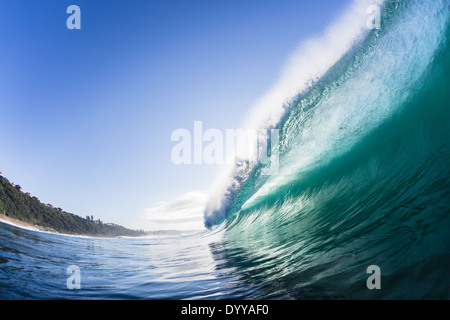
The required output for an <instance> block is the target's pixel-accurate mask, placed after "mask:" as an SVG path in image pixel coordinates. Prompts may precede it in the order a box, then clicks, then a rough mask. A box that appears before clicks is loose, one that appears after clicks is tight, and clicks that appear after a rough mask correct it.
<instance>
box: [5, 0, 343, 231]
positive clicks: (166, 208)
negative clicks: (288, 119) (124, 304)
mask: <svg viewBox="0 0 450 320" xmlns="http://www.w3.org/2000/svg"><path fill="white" fill-rule="evenodd" d="M348 2H349V1H339V2H338V1H325V0H318V1H294V0H277V1H262V0H259V1H249V0H240V1H211V0H210V1H200V0H198V1H197V0H176V1H175V0H172V1H167V0H164V1H162V0H161V1H159V0H158V1H154V0H147V1H125V0H120V1H116V0H109V1H100V0H89V1H84V0H73V1H54V0H53V1H50V0H38V1H36V0H15V1H9V0H0V121H1V125H0V137H1V139H0V171H2V172H3V174H4V175H5V176H6V177H7V178H9V180H10V181H12V182H16V183H18V184H20V185H21V186H22V187H23V188H24V189H25V191H28V192H31V193H32V194H33V195H36V196H37V197H38V198H39V199H40V200H41V201H42V202H45V203H52V204H54V205H55V206H58V207H62V208H63V209H64V210H66V211H68V212H72V213H76V214H78V215H80V216H83V217H84V216H85V215H94V217H95V218H100V219H102V220H103V221H107V222H115V223H119V224H122V225H124V226H127V227H130V228H143V229H147V230H151V229H159V228H173V227H175V226H174V225H173V224H172V225H171V224H170V223H160V224H157V223H156V222H155V223H154V222H152V221H151V220H148V219H142V216H143V215H146V214H147V215H148V214H149V212H150V213H151V214H152V215H153V217H154V216H155V215H157V214H158V212H161V219H162V220H164V218H165V217H167V214H168V212H170V210H173V208H174V205H176V204H180V203H184V202H185V200H186V196H185V195H186V194H187V195H191V196H192V197H193V198H195V201H194V202H195V207H196V208H197V207H199V206H200V203H201V202H202V201H204V196H203V194H205V193H207V192H208V190H209V188H210V186H211V184H212V183H213V180H214V178H215V176H216V175H217V173H218V172H219V170H221V167H220V166H217V165H216V166H211V165H184V166H183V165H182V166H176V165H174V164H173V163H172V161H171V158H170V155H171V149H172V148H173V146H174V142H172V141H171V140H170V137H171V133H172V132H173V131H174V130H175V129H177V128H186V129H188V130H192V128H193V122H194V121H195V120H200V121H202V122H203V126H204V127H205V128H218V129H221V130H225V129H227V128H237V127H239V125H240V124H241V120H242V118H243V117H244V116H245V115H246V114H247V112H248V111H249V109H250V107H251V106H252V105H253V104H254V103H255V101H257V100H258V99H259V98H260V97H261V96H262V95H263V94H264V93H265V92H266V91H267V90H269V88H270V87H271V85H273V84H274V83H275V81H276V79H277V78H278V76H279V74H280V70H281V68H282V67H283V65H284V63H285V61H286V59H287V58H288V57H289V55H290V54H291V53H292V52H293V50H294V49H296V47H297V46H298V45H299V43H300V42H301V41H302V40H305V39H308V38H311V37H314V36H315V35H316V34H318V33H320V32H321V31H323V30H324V29H325V28H326V26H327V25H328V24H329V22H330V21H331V20H333V19H334V18H336V17H337V16H338V15H339V14H340V13H341V11H342V10H343V9H344V8H345V6H346V4H348ZM71 4H75V5H78V6H79V7H80V8H81V30H68V29H67V27H66V19H67V18H68V17H69V14H67V13H66V9H67V7H68V6H69V5H71ZM192 197H191V198H192ZM175 207H177V206H175ZM179 207H180V206H178V207H177V208H179ZM181 207H182V206H181ZM158 210H159V211H158ZM187 220H189V219H187ZM160 222H161V221H160ZM179 222H180V223H181V222H183V221H182V220H180V221H179ZM176 227H179V226H176Z"/></svg>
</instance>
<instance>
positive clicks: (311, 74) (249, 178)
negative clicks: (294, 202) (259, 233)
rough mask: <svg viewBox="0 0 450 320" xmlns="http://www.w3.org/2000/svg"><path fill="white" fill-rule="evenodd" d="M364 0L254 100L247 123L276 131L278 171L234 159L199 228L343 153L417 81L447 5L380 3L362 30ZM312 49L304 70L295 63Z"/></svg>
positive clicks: (440, 32) (440, 35) (394, 109)
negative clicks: (376, 19)
mask: <svg viewBox="0 0 450 320" xmlns="http://www.w3.org/2000/svg"><path fill="white" fill-rule="evenodd" d="M370 4H373V2H372V1H355V2H354V3H353V4H352V5H351V6H350V8H349V9H348V10H347V11H346V13H345V14H343V15H342V17H341V18H340V19H339V20H338V22H336V23H334V24H332V25H331V27H330V28H329V29H328V32H326V33H325V34H324V35H323V36H322V37H319V38H316V39H313V40H310V41H307V42H305V43H304V44H303V45H302V46H301V47H300V50H299V51H298V52H297V53H296V54H295V55H294V56H293V57H292V58H291V59H290V63H289V64H288V67H287V68H286V70H284V73H283V75H282V77H281V80H280V81H279V82H278V83H277V85H275V86H274V88H273V90H272V91H270V92H269V94H267V95H266V96H264V97H263V98H262V99H261V101H260V102H259V103H258V104H257V105H256V106H255V108H254V111H253V112H252V113H250V120H249V121H248V122H247V123H248V125H249V126H259V127H265V128H272V127H276V128H279V129H280V132H281V134H280V144H279V145H278V146H277V148H278V151H279V155H280V160H279V163H280V171H279V173H278V174H277V175H273V176H270V177H264V176H261V174H260V171H261V166H260V165H259V164H258V163H255V161H252V159H245V158H239V157H238V158H237V161H236V164H235V165H233V166H231V167H229V168H227V170H226V171H224V174H223V176H221V177H219V179H218V180H217V181H216V184H215V186H214V188H213V190H212V193H211V195H210V199H209V202H208V205H207V208H206V210H205V214H204V216H205V225H206V226H208V227H210V226H212V225H214V224H218V223H220V222H221V221H223V220H224V219H225V218H226V217H227V216H228V215H230V214H233V213H235V212H237V211H239V210H240V209H241V208H242V206H243V205H244V204H246V205H249V204H251V203H252V202H255V201H257V200H258V199H264V198H265V197H266V196H267V195H269V194H270V193H273V192H276V190H277V188H280V187H281V186H283V185H288V184H292V183H295V180H296V179H298V178H299V177H301V175H302V174H303V173H306V172H308V171H311V170H312V169H314V168H316V167H318V166H324V165H326V164H327V163H328V162H330V161H331V160H332V159H334V158H336V157H339V156H341V155H343V154H345V153H346V152H348V151H350V150H351V149H352V147H354V146H355V145H356V144H357V143H358V142H359V141H361V140H362V139H363V138H364V137H366V136H368V135H369V134H370V132H372V131H373V130H375V129H376V128H377V127H379V126H380V125H382V124H383V122H385V121H387V120H388V119H390V118H392V117H393V116H394V115H395V114H396V113H398V112H399V111H400V110H401V109H402V106H403V105H404V104H405V102H406V101H408V99H410V97H411V95H413V94H414V90H416V89H417V88H418V87H420V83H421V82H420V81H421V79H422V77H423V75H424V74H425V73H426V72H427V68H428V67H429V65H430V63H431V62H432V61H433V57H434V54H435V52H436V50H437V49H438V48H439V47H440V45H441V44H442V42H443V39H444V38H445V36H444V32H445V29H446V26H447V23H448V14H447V15H446V12H447V13H448V5H447V6H446V3H445V1H436V2H433V3H432V4H430V3H423V2H420V1H411V2H407V3H400V2H398V1H386V2H383V5H382V6H381V9H382V28H381V29H380V30H369V29H368V28H367V26H366V23H367V17H368V14H367V8H368V6H369V5H370ZM349 21H350V23H349ZM423 21H426V26H424V25H423V23H422V22H423ZM342 35H343V36H342ZM323 52H326V53H323ZM328 52H331V54H330V55H329V56H328ZM315 54H316V55H317V58H316V59H313V60H312V63H311V66H309V68H306V69H305V70H306V71H305V72H303V70H302V69H301V68H299V67H302V66H304V65H306V64H307V63H308V57H310V56H314V55H315ZM324 57H327V58H324ZM315 65H316V66H317V67H314V66H315ZM255 114H257V115H258V116H254V115H255ZM238 156H239V155H238Z"/></svg>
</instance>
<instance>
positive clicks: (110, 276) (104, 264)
mask: <svg viewBox="0 0 450 320" xmlns="http://www.w3.org/2000/svg"><path fill="white" fill-rule="evenodd" d="M382 9H383V10H382V28H381V29H380V30H376V29H375V30H372V31H371V32H369V33H368V34H367V35H365V37H364V38H363V39H361V40H360V41H359V42H358V43H355V44H354V46H353V47H352V48H351V49H350V50H349V51H348V53H347V54H346V55H345V56H344V57H343V58H342V59H340V60H339V61H338V63H337V64H335V65H334V66H333V67H332V68H331V69H330V70H329V71H328V72H327V73H326V74H325V75H324V76H323V77H321V78H320V79H319V80H318V81H316V82H314V83H313V84H311V85H310V87H309V88H308V89H307V90H306V91H304V92H302V93H300V94H299V95H298V96H296V97H295V99H294V100H293V101H292V102H291V103H290V104H289V105H287V106H286V111H285V114H284V115H283V117H282V118H281V120H280V121H279V123H278V124H277V125H276V128H278V129H279V130H280V144H279V145H277V146H275V148H276V150H277V153H278V154H279V163H280V166H279V171H278V174H275V175H272V176H264V175H261V174H260V172H261V167H260V166H258V165H254V166H247V167H245V170H246V171H245V172H244V173H245V174H242V172H240V171H239V170H237V173H236V174H237V175H236V176H235V177H234V178H235V179H232V181H234V182H236V181H239V183H238V184H236V183H234V184H230V187H229V189H228V193H227V194H226V195H225V196H224V198H223V201H222V202H221V206H220V207H219V208H216V210H213V211H212V212H209V213H208V214H207V215H206V225H207V226H208V227H209V228H208V229H207V230H205V231H203V232H199V233H195V234H190V235H179V236H172V237H148V238H138V239H126V238H117V239H93V238H76V237H67V236H60V235H52V234H46V233H40V232H34V231H28V230H21V229H18V228H15V227H12V226H9V225H5V224H0V298H13V299H14V298H36V299H39V298H44V299H53V298H79V299H82V298H87V299H90V298H92V299H109V298H110V299H117V298H118V299H122V298H123V299H218V298H221V299H223V298H226V299H230V298H238V299H266V298H276V299H288V298H293V299H426V298H429V299H449V298H450V282H449V280H448V279H449V276H448V272H449V270H450V268H449V267H450V246H449V244H450V217H449V216H450V170H449V164H450V131H449V125H450V90H449V88H450V50H449V41H448V40H449V36H450V29H449V17H450V14H449V13H450V8H449V2H448V1H439V0H437V1H418V0H416V1H386V2H385V4H384V5H383V7H382ZM242 177H244V178H242ZM69 265H77V266H79V267H80V270H81V289H80V290H69V289H68V288H67V286H66V280H67V278H68V275H67V274H66V269H67V267H68V266H69ZM370 265H377V266H379V268H380V270H381V289H380V290H369V289H368V288H367V286H366V280H367V278H368V276H369V275H368V274H367V273H366V270H367V267H368V266H370Z"/></svg>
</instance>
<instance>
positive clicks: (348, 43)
mask: <svg viewBox="0 0 450 320" xmlns="http://www.w3.org/2000/svg"><path fill="white" fill-rule="evenodd" d="M381 2H382V1H378V3H381ZM373 4H374V2H373V1H372V0H355V1H354V2H353V3H352V4H351V5H350V6H349V7H348V8H347V9H346V10H345V12H344V13H343V14H342V15H341V16H340V17H339V18H338V19H336V21H334V22H333V23H332V24H330V26H329V27H328V28H327V29H326V31H325V32H324V33H323V34H322V35H320V36H318V37H315V38H311V39H309V40H306V41H304V42H303V43H301V44H300V46H299V47H298V49H297V50H296V51H295V52H294V53H293V54H291V56H290V57H289V59H288V61H287V63H286V66H285V67H284V69H283V70H282V73H281V75H280V77H279V80H278V81H277V82H276V83H275V85H274V86H273V87H272V89H271V90H269V92H268V93H267V94H265V95H264V96H263V97H262V98H261V99H260V100H259V101H258V102H257V103H256V104H255V105H254V106H253V108H252V110H251V111H250V113H249V115H248V116H247V119H245V120H244V123H243V127H245V128H252V129H261V128H265V129H270V128H274V127H276V126H277V125H278V124H279V123H280V121H281V120H282V119H283V116H285V114H286V112H287V111H288V110H289V107H290V105H291V104H292V102H293V101H294V100H295V98H296V97H297V96H298V95H299V94H301V93H303V92H305V91H306V90H308V89H309V88H311V86H312V84H313V83H314V82H316V81H317V80H318V79H320V78H321V77H322V76H323V75H324V74H325V73H326V72H327V71H328V70H329V69H330V68H331V67H332V66H333V65H334V64H335V63H336V62H337V61H339V59H341V58H342V57H343V56H344V55H345V54H346V52H348V51H349V50H350V49H351V48H353V47H354V46H355V44H356V43H358V42H359V41H361V39H363V38H364V37H365V36H367V34H368V33H369V30H368V28H367V18H368V14H367V8H368V7H369V6H370V5H373ZM236 158H237V159H236V163H235V164H234V165H231V166H228V167H227V168H226V170H224V172H223V173H222V175H221V176H220V177H219V178H218V179H217V180H216V182H215V184H214V186H213V188H212V192H211V194H210V198H209V202H208V204H207V207H206V210H205V214H204V216H205V224H206V225H207V226H211V225H213V224H216V223H218V222H219V221H221V220H223V218H225V216H226V212H227V211H228V209H229V207H230V205H231V202H232V201H233V200H232V199H233V198H234V197H235V193H236V192H237V190H238V189H239V188H240V187H241V185H242V183H243V182H244V181H247V180H248V178H249V176H250V172H251V171H252V170H254V166H255V161H252V159H247V158H243V157H242V155H240V154H237V156H236Z"/></svg>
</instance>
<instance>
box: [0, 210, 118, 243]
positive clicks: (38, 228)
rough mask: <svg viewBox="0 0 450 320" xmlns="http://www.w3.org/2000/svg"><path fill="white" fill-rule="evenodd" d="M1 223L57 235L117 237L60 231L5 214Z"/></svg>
mask: <svg viewBox="0 0 450 320" xmlns="http://www.w3.org/2000/svg"><path fill="white" fill-rule="evenodd" d="M0 223H5V224H9V225H12V226H14V227H17V228H20V229H25V230H30V231H38V232H45V233H51V234H56V235H60V236H68V237H81V238H99V239H113V238H116V237H102V236H98V235H86V234H68V233H59V232H58V231H56V230H54V229H51V228H45V227H42V226H38V225H33V224H31V223H28V222H24V221H21V220H17V219H14V218H11V217H8V216H6V215H4V214H0Z"/></svg>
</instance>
